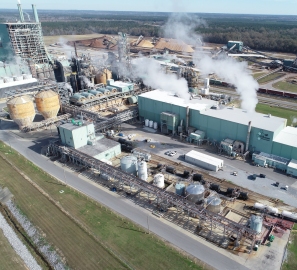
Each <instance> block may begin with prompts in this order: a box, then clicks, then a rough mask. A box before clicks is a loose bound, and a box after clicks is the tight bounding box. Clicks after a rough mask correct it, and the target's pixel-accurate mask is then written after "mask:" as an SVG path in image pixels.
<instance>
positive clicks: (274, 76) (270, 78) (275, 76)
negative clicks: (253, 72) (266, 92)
mask: <svg viewBox="0 0 297 270" xmlns="http://www.w3.org/2000/svg"><path fill="white" fill-rule="evenodd" d="M282 76H284V74H283V73H278V72H276V73H273V74H270V75H268V76H266V77H264V78H262V79H260V80H259V81H258V83H259V84H264V83H267V82H270V81H273V80H276V79H279V78H281V77H282Z"/></svg>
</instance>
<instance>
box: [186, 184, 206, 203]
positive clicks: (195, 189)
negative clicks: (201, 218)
mask: <svg viewBox="0 0 297 270" xmlns="http://www.w3.org/2000/svg"><path fill="white" fill-rule="evenodd" d="M204 191H205V189H204V186H202V185H198V184H190V185H188V186H187V188H186V198H187V199H188V200H189V201H191V202H193V203H198V202H200V201H202V200H203V199H204Z"/></svg>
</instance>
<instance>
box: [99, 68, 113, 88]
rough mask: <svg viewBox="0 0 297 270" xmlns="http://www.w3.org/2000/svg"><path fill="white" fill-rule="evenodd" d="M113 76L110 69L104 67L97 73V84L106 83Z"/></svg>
mask: <svg viewBox="0 0 297 270" xmlns="http://www.w3.org/2000/svg"><path fill="white" fill-rule="evenodd" d="M111 77H112V74H111V72H110V71H109V70H108V69H103V70H102V72H101V73H99V74H97V75H96V82H97V84H99V83H103V84H106V83H107V80H110V79H111Z"/></svg>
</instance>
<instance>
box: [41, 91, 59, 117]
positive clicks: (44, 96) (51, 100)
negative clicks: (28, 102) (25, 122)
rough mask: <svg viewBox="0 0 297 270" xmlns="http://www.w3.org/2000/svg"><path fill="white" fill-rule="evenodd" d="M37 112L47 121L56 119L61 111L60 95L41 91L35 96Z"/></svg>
mask: <svg viewBox="0 0 297 270" xmlns="http://www.w3.org/2000/svg"><path fill="white" fill-rule="evenodd" d="M35 102H36V107H37V110H38V111H39V112H40V113H41V114H42V116H43V117H44V118H45V119H49V118H55V117H56V116H57V114H58V111H59V110H60V98H59V95H58V94H57V93H56V92H54V91H53V90H47V91H41V92H39V93H38V94H37V95H36V96H35Z"/></svg>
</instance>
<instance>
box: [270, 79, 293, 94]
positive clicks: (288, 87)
mask: <svg viewBox="0 0 297 270" xmlns="http://www.w3.org/2000/svg"><path fill="white" fill-rule="evenodd" d="M272 86H273V87H275V88H277V89H280V90H284V91H288V92H297V84H293V83H289V82H285V81H280V82H276V83H274V84H273V85H272Z"/></svg>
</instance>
